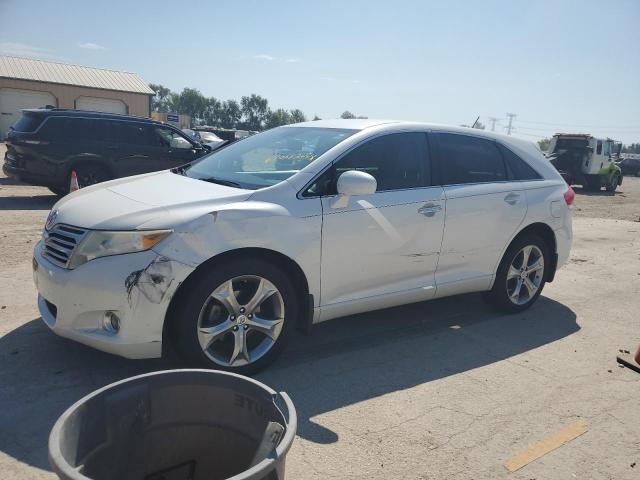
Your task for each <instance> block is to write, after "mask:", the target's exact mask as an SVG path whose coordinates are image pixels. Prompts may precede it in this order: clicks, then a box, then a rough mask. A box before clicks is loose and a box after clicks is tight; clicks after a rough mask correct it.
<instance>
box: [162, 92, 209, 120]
mask: <svg viewBox="0 0 640 480" xmlns="http://www.w3.org/2000/svg"><path fill="white" fill-rule="evenodd" d="M170 101H171V107H172V109H173V111H174V112H175V113H178V114H183V115H190V116H191V119H192V121H193V122H194V123H196V124H197V123H200V122H201V121H202V120H203V116H204V111H205V109H206V106H207V99H206V98H205V97H204V95H202V93H200V90H197V89H195V88H185V89H183V90H182V92H181V93H179V94H177V93H172V94H171V95H170Z"/></svg>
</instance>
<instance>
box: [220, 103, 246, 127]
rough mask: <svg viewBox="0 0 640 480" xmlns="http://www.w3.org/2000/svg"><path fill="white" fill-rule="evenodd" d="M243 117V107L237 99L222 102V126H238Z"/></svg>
mask: <svg viewBox="0 0 640 480" xmlns="http://www.w3.org/2000/svg"><path fill="white" fill-rule="evenodd" d="M241 118H242V109H241V108H240V104H239V103H238V102H236V101H235V100H227V101H226V102H223V103H222V108H221V111H220V126H221V127H222V128H237V127H238V124H239V123H240V119H241Z"/></svg>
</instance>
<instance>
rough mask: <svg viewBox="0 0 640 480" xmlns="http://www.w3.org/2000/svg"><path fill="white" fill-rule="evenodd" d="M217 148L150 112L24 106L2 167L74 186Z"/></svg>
mask: <svg viewBox="0 0 640 480" xmlns="http://www.w3.org/2000/svg"><path fill="white" fill-rule="evenodd" d="M210 150H211V149H210V148H209V147H207V146H206V145H201V144H200V143H198V142H197V141H195V140H194V139H192V138H189V137H188V136H186V135H185V134H184V133H183V132H182V131H181V130H179V129H177V128H175V127H174V126H172V125H168V124H166V123H163V122H157V121H155V120H150V119H148V118H142V117H131V116H127V115H117V114H112V113H100V112H86V111H81V110H63V109H34V110H23V113H22V118H20V120H18V121H17V122H16V123H15V124H14V125H13V126H12V127H11V128H10V130H9V134H8V135H7V151H6V153H5V158H4V166H3V168H2V170H3V171H4V173H5V174H6V175H7V176H9V177H15V178H18V179H20V180H22V181H24V182H26V183H30V184H32V185H42V186H45V187H49V189H50V190H51V191H53V192H54V193H56V194H59V195H63V194H65V193H67V192H68V191H69V182H70V176H71V172H72V171H75V172H76V175H77V176H78V183H79V185H80V187H85V186H87V185H92V184H94V183H98V182H104V181H105V180H110V179H112V178H119V177H126V176H129V175H137V174H139V173H147V172H153V171H156V170H165V169H168V168H173V167H177V166H179V165H184V164H186V163H188V162H191V161H193V160H195V159H197V158H199V157H201V156H203V155H205V154H207V153H208V152H209V151H210Z"/></svg>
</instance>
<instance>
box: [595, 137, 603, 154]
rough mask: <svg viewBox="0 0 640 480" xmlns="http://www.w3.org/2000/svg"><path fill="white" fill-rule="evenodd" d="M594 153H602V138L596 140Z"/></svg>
mask: <svg viewBox="0 0 640 480" xmlns="http://www.w3.org/2000/svg"><path fill="white" fill-rule="evenodd" d="M596 153H597V154H598V155H600V154H601V153H602V140H598V144H597V147H596Z"/></svg>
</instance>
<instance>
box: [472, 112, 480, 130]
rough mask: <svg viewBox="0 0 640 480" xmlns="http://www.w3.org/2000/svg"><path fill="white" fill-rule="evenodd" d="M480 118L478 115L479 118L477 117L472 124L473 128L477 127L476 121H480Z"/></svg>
mask: <svg viewBox="0 0 640 480" xmlns="http://www.w3.org/2000/svg"><path fill="white" fill-rule="evenodd" d="M478 120H480V115H478V118H476V121H475V122H473V125H471V128H476V123H478Z"/></svg>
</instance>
